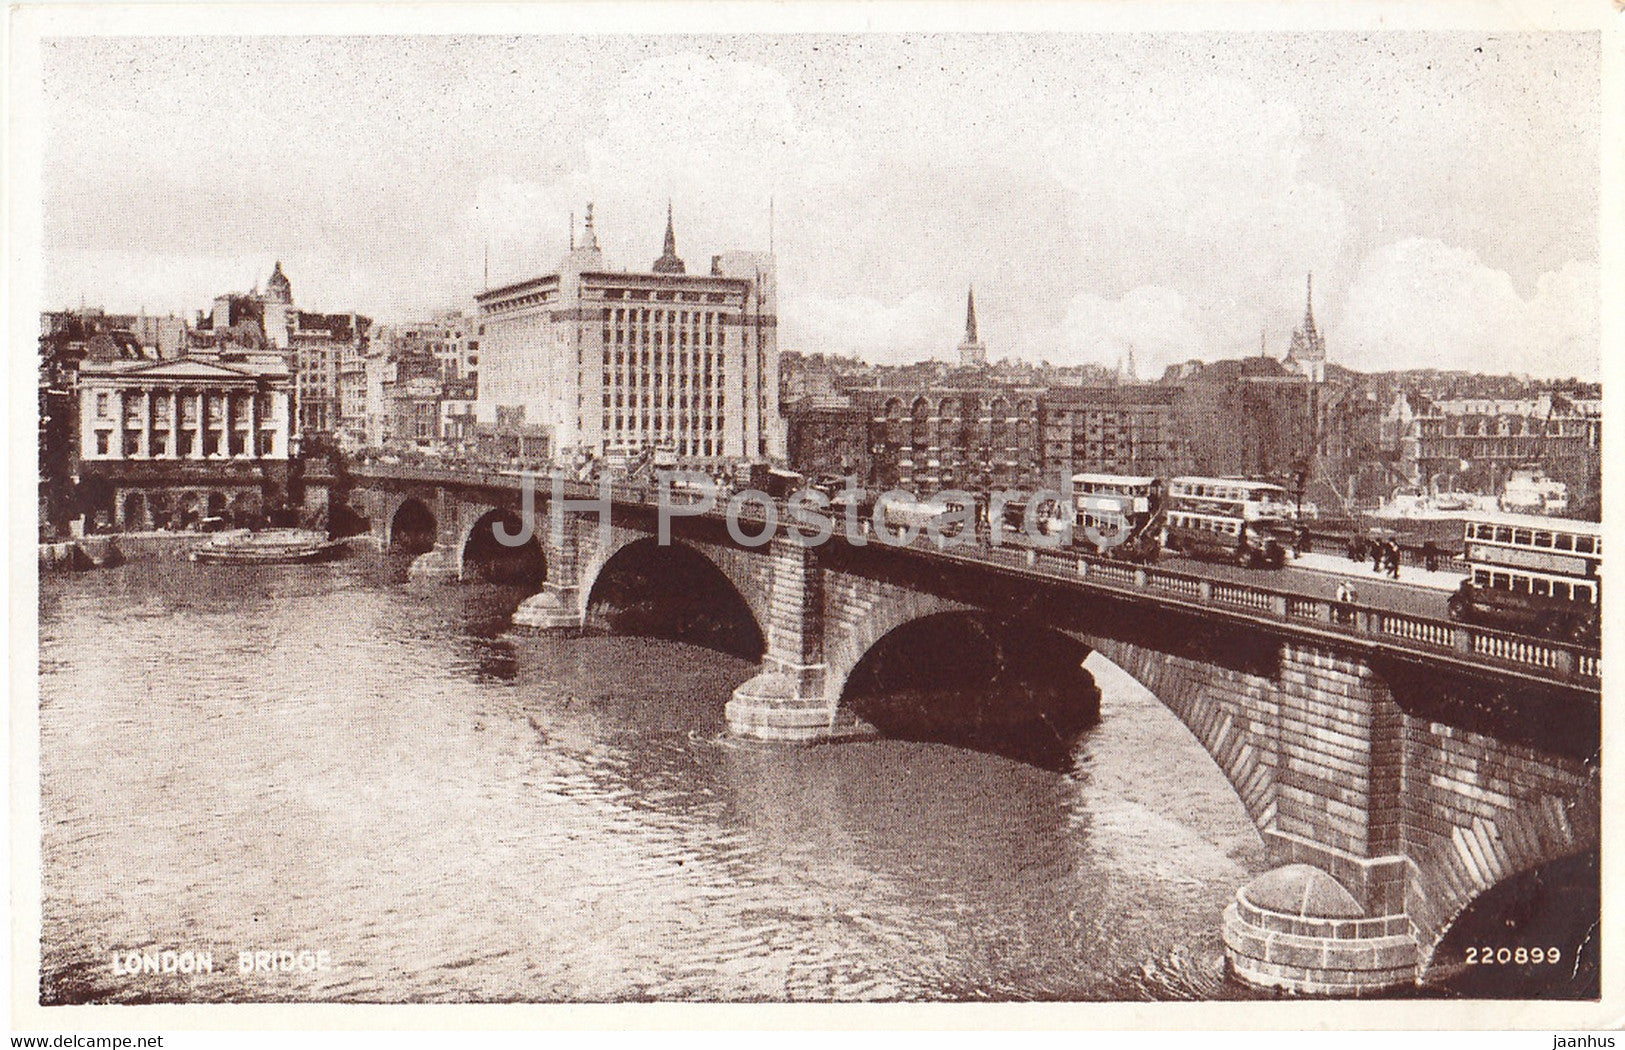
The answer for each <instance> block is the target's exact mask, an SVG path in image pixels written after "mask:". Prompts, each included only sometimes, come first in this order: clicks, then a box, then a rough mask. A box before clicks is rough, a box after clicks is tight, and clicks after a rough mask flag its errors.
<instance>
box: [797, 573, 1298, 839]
mask: <svg viewBox="0 0 1625 1050" xmlns="http://www.w3.org/2000/svg"><path fill="white" fill-rule="evenodd" d="M830 576H831V582H829V583H828V584H826V591H827V598H826V603H825V612H824V617H825V624H826V629H825V641H826V646H827V648H826V650H825V659H826V669H825V679H824V681H825V697H826V699H827V701H828V703H829V704H830V705H831V707H832V708H834V707H837V706H840V705H845V704H846V703H847V699H846V698H845V694H846V687H847V683H848V681H849V680H850V678H851V676H852V674H853V672H854V670H855V669H856V668H857V667H858V665H859V663H860V662H861V661H862V660H863V658H864V656H865V655H867V654H868V653H869V652H870V651H871V650H872V649H873V648H874V646H875V645H876V644H877V643H878V642H880V641H881V640H882V639H883V638H885V637H886V636H887V635H889V634H891V633H893V632H894V631H897V630H898V629H899V628H902V627H904V626H905V625H907V624H909V623H911V622H914V621H918V620H922V619H925V618H928V617H932V616H940V615H942V614H944V613H967V612H975V611H977V610H976V607H974V606H971V605H967V604H964V603H961V602H957V601H953V600H950V599H946V598H943V597H940V596H937V595H934V594H930V593H926V592H920V591H913V590H907V589H904V588H901V587H894V586H890V585H884V584H874V583H872V582H871V581H867V580H864V579H862V578H859V577H850V576H846V575H844V574H834V573H832V574H830ZM1035 626H1036V625H1035ZM1040 629H1046V630H1053V631H1054V632H1055V633H1057V634H1060V635H1064V636H1066V637H1067V638H1070V639H1072V640H1073V641H1075V642H1076V643H1078V644H1080V645H1081V646H1083V647H1085V648H1086V649H1087V650H1088V651H1090V652H1094V653H1098V654H1099V655H1100V656H1101V657H1102V658H1103V659H1105V660H1108V661H1110V662H1111V663H1112V664H1114V665H1116V666H1117V667H1118V668H1120V669H1121V670H1122V671H1123V672H1124V673H1126V674H1127V675H1128V676H1129V677H1130V678H1133V679H1134V680H1135V681H1136V682H1138V683H1139V684H1140V685H1142V686H1144V687H1145V689H1146V690H1147V691H1148V692H1150V693H1151V695H1152V696H1154V697H1156V698H1157V700H1158V701H1159V702H1160V703H1161V704H1162V705H1163V706H1164V707H1166V708H1168V709H1169V710H1170V711H1172V712H1173V714H1174V716H1175V717H1177V718H1178V719H1179V720H1180V721H1181V722H1182V723H1184V725H1185V727H1186V728H1187V729H1188V730H1190V732H1191V734H1192V735H1193V736H1195V737H1196V741H1197V743H1199V744H1200V745H1201V746H1202V748H1203V749H1204V750H1205V751H1206V752H1207V753H1208V755H1209V756H1210V757H1211V758H1212V759H1213V761H1214V762H1215V764H1217V765H1218V767H1219V771H1220V772H1221V773H1222V774H1223V775H1224V777H1225V779H1226V780H1227V781H1229V783H1230V786H1231V787H1232V788H1233V789H1234V790H1235V792H1236V795H1237V796H1238V797H1239V798H1240V799H1241V803H1242V806H1243V807H1244V808H1245V809H1246V811H1247V815H1248V817H1249V818H1250V819H1251V820H1252V822H1253V825H1254V826H1255V827H1256V828H1258V829H1259V831H1260V832H1263V831H1265V830H1267V829H1269V828H1270V827H1271V826H1272V825H1273V823H1274V819H1275V811H1276V795H1275V779H1274V767H1275V756H1274V755H1273V754H1268V753H1266V752H1265V751H1264V750H1263V749H1261V748H1260V747H1259V746H1257V745H1256V744H1255V743H1254V741H1255V740H1257V739H1260V738H1261V737H1263V736H1265V735H1266V734H1263V733H1261V732H1259V728H1260V727H1256V726H1255V725H1254V724H1252V721H1251V720H1253V719H1257V718H1260V717H1263V716H1262V715H1260V714H1258V713H1257V712H1258V710H1259V709H1261V708H1264V707H1266V705H1258V704H1254V703H1250V702H1249V701H1250V700H1252V699H1255V698H1256V697H1258V696H1260V695H1266V694H1268V693H1269V692H1270V691H1273V690H1276V689H1277V688H1278V686H1277V685H1276V683H1274V682H1273V681H1271V680H1270V679H1268V678H1265V677H1262V676H1260V675H1255V674H1250V673H1248V672H1244V671H1235V670H1225V669H1215V668H1214V667H1213V666H1211V665H1209V664H1205V663H1202V662H1199V661H1197V660H1194V659H1190V658H1186V657H1181V656H1176V655H1174V654H1170V653H1164V652H1161V651H1159V650H1157V649H1153V648H1150V647H1147V646H1143V645H1138V644H1134V643H1130V642H1124V641H1119V640H1115V639H1109V638H1102V637H1099V636H1096V635H1092V634H1087V633H1084V632H1080V631H1077V630H1074V629H1071V628H1065V627H1055V628H1040ZM1249 712H1252V713H1249Z"/></svg>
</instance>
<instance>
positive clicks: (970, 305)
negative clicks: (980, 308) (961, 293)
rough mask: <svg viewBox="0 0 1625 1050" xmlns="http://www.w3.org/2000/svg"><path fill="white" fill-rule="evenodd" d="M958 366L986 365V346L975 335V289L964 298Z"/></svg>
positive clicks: (976, 366) (977, 366)
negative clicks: (962, 340)
mask: <svg viewBox="0 0 1625 1050" xmlns="http://www.w3.org/2000/svg"><path fill="white" fill-rule="evenodd" d="M959 364H960V366H961V367H964V368H980V367H982V366H983V365H985V364H987V344H986V343H984V342H982V340H981V337H980V336H978V335H977V333H976V289H975V288H971V289H970V292H969V293H968V294H967V295H966V296H965V341H964V342H963V343H960V344H959Z"/></svg>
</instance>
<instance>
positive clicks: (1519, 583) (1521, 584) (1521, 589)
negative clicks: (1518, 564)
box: [1512, 576, 1529, 594]
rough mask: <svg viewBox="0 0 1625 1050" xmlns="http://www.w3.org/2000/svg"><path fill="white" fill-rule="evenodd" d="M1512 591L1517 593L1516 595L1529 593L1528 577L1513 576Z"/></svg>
mask: <svg viewBox="0 0 1625 1050" xmlns="http://www.w3.org/2000/svg"><path fill="white" fill-rule="evenodd" d="M1512 589H1513V590H1514V591H1515V592H1517V593H1518V594H1528V593H1529V577H1527V576H1514V577H1512Z"/></svg>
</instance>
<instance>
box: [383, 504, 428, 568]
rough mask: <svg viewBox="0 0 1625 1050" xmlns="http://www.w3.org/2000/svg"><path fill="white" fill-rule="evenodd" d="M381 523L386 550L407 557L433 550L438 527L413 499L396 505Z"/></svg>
mask: <svg viewBox="0 0 1625 1050" xmlns="http://www.w3.org/2000/svg"><path fill="white" fill-rule="evenodd" d="M384 521H385V532H384V547H385V549H387V550H392V551H393V550H399V551H402V552H404V553H407V554H423V553H425V552H427V551H430V550H433V549H434V544H435V537H436V536H438V535H439V533H440V523H439V521H438V520H436V518H435V514H434V511H432V510H430V509H429V505H428V504H427V503H424V502H423V501H422V500H421V499H418V498H417V497H416V496H407V497H405V498H404V499H402V500H401V501H400V502H398V503H396V504H395V505H394V506H393V507H392V508H390V511H389V514H388V516H387V517H385V519H384Z"/></svg>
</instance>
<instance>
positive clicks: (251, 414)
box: [243, 390, 260, 459]
mask: <svg viewBox="0 0 1625 1050" xmlns="http://www.w3.org/2000/svg"><path fill="white" fill-rule="evenodd" d="M243 452H244V453H245V454H246V455H247V456H248V458H249V459H258V458H259V456H260V395H259V391H257V390H250V391H249V392H248V440H247V441H246V442H245V443H244V445H243Z"/></svg>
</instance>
